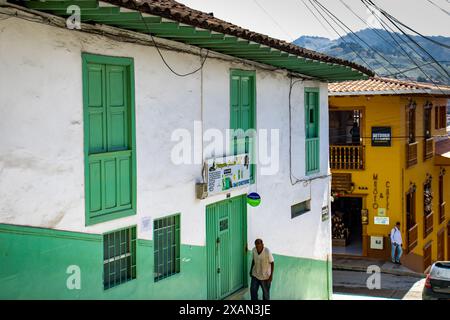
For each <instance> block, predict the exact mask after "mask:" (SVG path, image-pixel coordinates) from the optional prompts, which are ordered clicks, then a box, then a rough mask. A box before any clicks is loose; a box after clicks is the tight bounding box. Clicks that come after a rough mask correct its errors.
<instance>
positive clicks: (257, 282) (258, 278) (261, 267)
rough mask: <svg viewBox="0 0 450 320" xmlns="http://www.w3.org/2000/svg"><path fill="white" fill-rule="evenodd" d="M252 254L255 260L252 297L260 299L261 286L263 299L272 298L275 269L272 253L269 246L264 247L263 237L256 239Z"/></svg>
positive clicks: (251, 270) (251, 271)
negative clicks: (271, 288) (271, 290)
mask: <svg viewBox="0 0 450 320" xmlns="http://www.w3.org/2000/svg"><path fill="white" fill-rule="evenodd" d="M252 255H253V260H252V266H251V268H250V276H251V277H252V282H251V284H250V295H251V299H252V300H258V289H259V287H260V286H261V289H262V292H263V300H270V285H271V283H272V276H273V270H274V260H273V256H272V253H271V252H270V250H269V249H268V248H265V247H264V243H263V241H262V240H261V239H256V240H255V247H254V248H253V250H252Z"/></svg>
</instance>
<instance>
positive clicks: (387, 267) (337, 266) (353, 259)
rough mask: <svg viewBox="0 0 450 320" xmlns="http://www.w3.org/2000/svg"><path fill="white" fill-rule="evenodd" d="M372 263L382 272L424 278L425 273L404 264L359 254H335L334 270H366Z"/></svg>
mask: <svg viewBox="0 0 450 320" xmlns="http://www.w3.org/2000/svg"><path fill="white" fill-rule="evenodd" d="M371 265H376V266H378V267H380V269H381V272H382V273H388V274H393V275H398V276H410V277H417V278H424V277H425V275H424V274H423V273H417V272H415V271H413V270H410V269H408V268H406V267H405V266H403V265H398V264H394V263H392V262H390V261H385V260H379V259H371V258H366V257H358V256H347V255H346V256H344V255H342V256H341V255H333V270H348V271H362V272H366V271H367V268H368V267H369V266H371Z"/></svg>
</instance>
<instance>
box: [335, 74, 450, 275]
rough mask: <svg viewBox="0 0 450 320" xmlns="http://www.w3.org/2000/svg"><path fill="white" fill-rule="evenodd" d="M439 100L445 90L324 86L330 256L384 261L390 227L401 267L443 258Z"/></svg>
mask: <svg viewBox="0 0 450 320" xmlns="http://www.w3.org/2000/svg"><path fill="white" fill-rule="evenodd" d="M447 98H450V87H441V88H440V89H437V88H436V87H433V86H431V85H428V84H424V83H416V82H405V81H399V80H393V79H387V78H371V79H369V80H362V81H348V82H341V83H333V84H330V86H329V108H330V109H329V112H330V114H329V121H330V123H329V134H330V167H331V172H332V177H333V179H332V194H333V202H332V214H333V220H332V221H333V253H334V254H352V255H360V256H366V257H373V258H382V259H386V260H390V255H391V245H390V239H389V237H388V234H389V233H390V231H391V229H392V228H393V227H394V225H395V223H396V222H397V221H398V222H400V223H401V228H400V229H401V232H402V238H403V250H404V251H403V256H402V259H401V262H402V264H403V265H405V266H407V267H409V268H411V269H413V270H415V271H418V272H422V271H424V270H425V269H426V268H427V267H428V266H429V265H430V264H431V263H432V262H434V261H437V260H449V259H450V243H449V242H450V224H449V221H450V209H449V205H450V167H449V166H450V140H449V136H448V133H447V130H446V126H447V124H446V121H447V120H446V113H447ZM446 171H447V172H446ZM445 203H447V204H449V205H447V210H446V205H445Z"/></svg>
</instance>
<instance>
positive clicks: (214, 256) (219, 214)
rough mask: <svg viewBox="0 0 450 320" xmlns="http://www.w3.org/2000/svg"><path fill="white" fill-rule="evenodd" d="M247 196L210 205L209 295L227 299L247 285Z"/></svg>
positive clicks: (208, 248)
mask: <svg viewBox="0 0 450 320" xmlns="http://www.w3.org/2000/svg"><path fill="white" fill-rule="evenodd" d="M246 208H247V207H246V202H245V196H239V197H235V198H232V199H228V200H224V201H221V202H218V203H215V204H211V205H209V206H207V207H206V250H207V270H208V274H207V282H208V299H213V300H216V299H223V298H225V297H227V296H229V295H230V294H232V293H233V292H235V291H237V290H239V289H240V288H242V287H244V286H245V285H246V280H247V278H246V276H245V275H246V274H247V271H246V263H245V255H246V250H245V248H246V243H247V236H246V234H247V232H246V229H247V223H246V221H247V211H246Z"/></svg>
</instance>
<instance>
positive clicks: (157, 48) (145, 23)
mask: <svg viewBox="0 0 450 320" xmlns="http://www.w3.org/2000/svg"><path fill="white" fill-rule="evenodd" d="M132 3H133V5H134V7H135V9H136V11H137V12H138V13H139V17H140V19H141V21H142V22H143V23H144V25H145V28H146V29H147V32H148V34H149V35H150V38H151V40H152V42H153V45H154V46H155V48H156V51H158V54H159V56H160V57H161V60H162V61H163V62H164V64H165V65H166V67H167V68H168V69H169V70H170V71H171V72H172V73H173V74H174V75H176V76H178V77H187V76H190V75H192V74H195V73H197V72H198V71H200V70H202V69H203V66H204V65H205V62H206V59H208V55H209V50H206V55H205V58H204V59H203V61H202V62H201V63H200V67H199V68H197V69H195V70H193V71H191V72H187V73H179V72H177V71H175V70H174V69H173V68H172V67H171V66H170V65H169V63H168V62H167V61H166V59H165V58H164V56H163V54H162V52H161V50H160V48H159V47H158V45H157V43H156V41H155V39H154V38H153V35H152V33H151V31H150V28H149V27H148V24H147V21H145V19H144V16H143V15H142V12H141V11H139V8H138V7H137V5H136V4H135V3H134V2H133V1H132ZM202 50H203V49H202V48H200V56H201V51H202Z"/></svg>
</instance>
